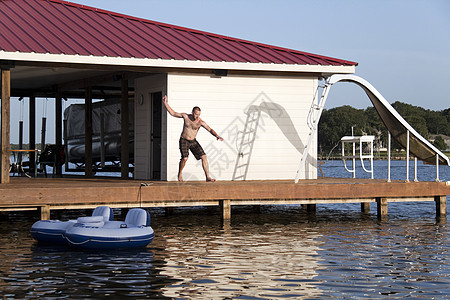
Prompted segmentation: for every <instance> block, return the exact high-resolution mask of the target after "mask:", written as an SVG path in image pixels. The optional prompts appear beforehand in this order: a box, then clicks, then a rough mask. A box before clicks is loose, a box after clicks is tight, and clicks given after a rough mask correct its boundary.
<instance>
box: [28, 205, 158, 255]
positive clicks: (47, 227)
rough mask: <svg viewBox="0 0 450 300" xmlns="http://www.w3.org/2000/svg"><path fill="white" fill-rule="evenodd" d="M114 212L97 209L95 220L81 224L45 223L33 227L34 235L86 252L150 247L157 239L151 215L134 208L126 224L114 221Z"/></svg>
mask: <svg viewBox="0 0 450 300" xmlns="http://www.w3.org/2000/svg"><path fill="white" fill-rule="evenodd" d="M112 217H113V212H112V209H111V208H110V207H108V206H99V207H97V208H96V209H95V210H94V212H93V213H92V216H90V217H80V218H78V219H77V220H70V221H65V222H62V221H59V220H41V221H37V222H36V223H34V224H33V226H32V228H31V235H32V236H33V238H34V239H36V240H37V241H39V242H45V243H54V244H67V245H69V246H72V247H76V248H83V249H105V248H135V247H145V246H147V245H148V244H149V243H150V242H151V241H152V240H153V237H154V232H153V229H152V227H150V214H149V213H148V212H147V211H146V210H144V209H141V208H133V209H130V211H129V212H128V213H127V216H126V218H125V221H123V222H122V221H113V220H112Z"/></svg>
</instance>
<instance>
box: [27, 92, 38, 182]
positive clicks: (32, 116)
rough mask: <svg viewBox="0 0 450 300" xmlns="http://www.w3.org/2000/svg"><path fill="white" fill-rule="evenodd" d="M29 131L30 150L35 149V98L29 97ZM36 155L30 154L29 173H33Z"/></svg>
mask: <svg viewBox="0 0 450 300" xmlns="http://www.w3.org/2000/svg"><path fill="white" fill-rule="evenodd" d="M29 121H30V123H29V124H28V125H29V130H28V136H29V137H28V141H29V142H30V149H36V97H35V96H31V97H30V102H29ZM35 161H36V153H35V152H30V172H32V173H34V169H35V168H37V166H36V165H35Z"/></svg>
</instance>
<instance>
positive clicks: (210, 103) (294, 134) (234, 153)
mask: <svg viewBox="0 0 450 300" xmlns="http://www.w3.org/2000/svg"><path fill="white" fill-rule="evenodd" d="M167 83H168V87H167V91H168V97H169V103H170V105H171V106H172V108H173V109H174V110H175V111H177V112H186V113H189V112H191V110H192V107H193V106H199V107H200V108H201V109H202V114H201V118H202V119H203V120H204V121H205V122H206V123H207V124H208V125H209V126H210V127H211V128H213V129H214V130H215V131H216V132H217V133H218V134H219V135H221V136H222V137H223V138H224V139H225V140H224V141H223V142H220V141H216V139H215V138H214V137H213V136H212V135H211V134H210V133H209V132H207V131H206V130H204V129H200V132H199V134H198V136H197V139H198V141H199V142H200V144H201V145H202V146H203V148H204V150H205V152H206V154H207V156H208V160H209V167H210V173H211V175H212V177H214V178H217V179H219V180H232V179H233V173H234V170H235V166H236V161H237V158H238V149H239V146H240V143H241V140H242V134H243V131H244V127H245V123H246V121H247V114H246V112H247V111H248V109H249V108H253V109H256V110H259V111H261V117H260V119H259V126H258V128H257V133H256V139H255V141H254V144H253V150H252V152H251V154H250V155H251V156H250V164H249V165H248V170H247V176H246V178H245V179H246V180H255V179H258V180H260V179H294V178H295V175H296V171H297V168H298V164H299V162H300V158H301V154H302V152H303V147H304V144H306V143H307V137H308V133H309V128H308V127H307V125H306V118H307V115H308V111H309V108H310V106H311V102H312V99H313V95H314V91H315V89H316V86H317V78H315V77H292V76H290V77H264V76H233V75H228V76H226V77H221V78H217V77H213V76H209V75H198V74H192V75H187V74H173V73H170V74H168V77H167ZM166 115H167V114H166ZM136 123H137V122H136ZM182 126H183V120H182V119H178V118H172V117H170V116H169V118H168V119H167V137H168V140H167V179H168V180H176V179H177V170H178V162H179V159H180V153H179V150H178V140H179V137H180V133H181V130H182ZM314 144H316V143H314ZM311 152H312V153H313V156H314V158H313V159H312V160H311V161H310V162H311V163H313V164H315V156H316V154H315V153H316V151H315V149H312V151H311ZM247 158H248V156H246V157H244V159H247ZM243 169H245V168H243ZM240 173H241V174H242V169H241V172H240ZM236 175H239V172H238V174H236ZM305 175H306V176H304V175H303V176H302V178H305V177H306V178H316V176H317V172H316V169H315V168H311V166H309V167H308V168H307V173H306V174H305ZM183 177H184V179H185V180H204V173H203V170H202V167H201V162H200V161H196V160H195V158H194V156H193V155H192V154H191V155H190V158H189V160H188V162H187V164H186V167H185V169H184V172H183Z"/></svg>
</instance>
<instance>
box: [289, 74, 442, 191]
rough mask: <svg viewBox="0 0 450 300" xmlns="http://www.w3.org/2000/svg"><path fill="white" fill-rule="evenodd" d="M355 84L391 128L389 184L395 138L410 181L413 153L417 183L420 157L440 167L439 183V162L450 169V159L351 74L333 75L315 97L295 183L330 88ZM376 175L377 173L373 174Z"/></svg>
mask: <svg viewBox="0 0 450 300" xmlns="http://www.w3.org/2000/svg"><path fill="white" fill-rule="evenodd" d="M340 81H342V82H352V83H355V84H357V85H358V86H360V87H361V88H362V89H363V90H364V91H365V92H366V94H367V96H368V97H369V99H370V101H371V102H372V104H373V106H374V107H375V109H376V110H377V112H378V115H379V116H380V118H381V120H382V121H383V123H384V125H385V126H386V128H387V129H388V132H389V136H388V174H387V177H388V178H387V181H388V182H389V181H391V178H390V174H391V138H394V139H395V140H396V141H397V143H399V144H400V145H401V146H403V147H404V148H405V149H406V180H405V181H407V182H408V181H409V160H410V155H411V154H412V155H413V156H414V157H415V159H414V160H415V162H416V165H415V168H414V170H415V178H414V180H415V181H417V158H418V159H420V160H422V161H424V162H425V163H429V164H435V165H436V181H440V180H439V163H446V164H447V165H449V166H450V159H449V158H448V157H447V156H446V155H445V154H443V153H442V152H441V151H439V149H437V148H436V147H435V146H433V145H432V144H431V143H430V142H428V141H427V140H426V139H425V138H424V137H422V136H421V135H420V134H419V133H418V132H417V131H416V130H414V128H412V127H411V125H409V124H408V122H406V121H405V119H403V117H402V116H400V114H399V113H398V112H397V111H396V110H395V109H394V108H393V107H392V106H391V105H390V104H389V102H388V101H387V100H386V99H385V98H384V97H383V96H382V95H381V94H380V93H379V92H378V91H377V90H376V89H375V88H374V87H373V86H372V85H371V84H370V83H369V82H367V81H366V80H364V79H363V78H361V77H358V76H356V75H348V74H344V75H341V74H335V75H332V76H330V77H329V78H328V79H327V80H326V81H325V84H324V85H323V86H322V87H320V86H319V87H318V88H317V91H316V93H315V95H314V98H313V101H312V104H311V107H310V110H309V114H308V118H307V120H308V121H307V124H308V126H309V128H310V132H309V136H308V141H307V143H306V144H305V148H304V150H303V154H302V157H301V160H300V165H299V167H298V170H297V174H296V177H295V183H297V182H298V181H299V179H300V176H301V175H302V174H303V172H304V170H305V166H306V159H307V158H308V155H309V152H310V149H311V146H312V142H313V140H315V137H316V136H317V132H318V124H319V120H320V117H321V115H322V111H323V108H324V106H325V102H326V99H327V97H328V93H329V92H330V87H331V86H332V85H333V84H335V83H337V82H340ZM319 88H322V93H321V96H320V99H319V100H318V95H319ZM372 175H373V173H372Z"/></svg>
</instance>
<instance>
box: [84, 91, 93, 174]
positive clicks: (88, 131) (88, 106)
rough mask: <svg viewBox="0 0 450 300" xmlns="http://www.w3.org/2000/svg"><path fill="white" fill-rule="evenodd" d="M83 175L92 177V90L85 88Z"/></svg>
mask: <svg viewBox="0 0 450 300" xmlns="http://www.w3.org/2000/svg"><path fill="white" fill-rule="evenodd" d="M84 149H85V150H84V175H85V176H86V177H92V88H91V87H86V89H85V99H84Z"/></svg>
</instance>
